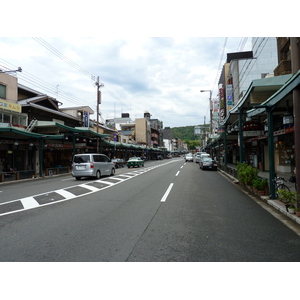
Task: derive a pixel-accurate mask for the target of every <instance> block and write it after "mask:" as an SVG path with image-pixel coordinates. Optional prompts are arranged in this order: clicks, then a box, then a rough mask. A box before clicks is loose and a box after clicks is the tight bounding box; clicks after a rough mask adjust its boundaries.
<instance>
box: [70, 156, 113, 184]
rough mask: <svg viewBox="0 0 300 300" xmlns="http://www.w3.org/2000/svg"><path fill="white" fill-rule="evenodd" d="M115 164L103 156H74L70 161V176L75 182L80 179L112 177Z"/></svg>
mask: <svg viewBox="0 0 300 300" xmlns="http://www.w3.org/2000/svg"><path fill="white" fill-rule="evenodd" d="M114 174H115V164H114V163H113V162H112V161H111V160H110V159H109V158H108V157H107V156H106V155H104V154H98V153H86V154H76V155H74V157H73V160H72V171H71V175H72V176H73V177H75V178H76V179H77V180H80V179H81V177H96V178H97V179H99V178H100V177H101V176H103V175H114Z"/></svg>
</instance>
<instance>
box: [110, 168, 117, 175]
mask: <svg viewBox="0 0 300 300" xmlns="http://www.w3.org/2000/svg"><path fill="white" fill-rule="evenodd" d="M115 171H116V170H115V168H112V169H111V173H110V176H114V175H115Z"/></svg>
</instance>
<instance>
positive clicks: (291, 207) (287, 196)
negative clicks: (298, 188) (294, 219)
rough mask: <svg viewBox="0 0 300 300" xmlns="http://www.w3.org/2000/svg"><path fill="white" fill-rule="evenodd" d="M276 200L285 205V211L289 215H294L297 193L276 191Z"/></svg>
mask: <svg viewBox="0 0 300 300" xmlns="http://www.w3.org/2000/svg"><path fill="white" fill-rule="evenodd" d="M278 199H279V200H280V201H282V202H283V203H285V207H286V210H287V211H288V212H289V213H292V214H294V213H295V204H296V203H297V193H296V192H291V191H287V190H283V189H281V190H278Z"/></svg>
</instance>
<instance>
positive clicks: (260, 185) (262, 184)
mask: <svg viewBox="0 0 300 300" xmlns="http://www.w3.org/2000/svg"><path fill="white" fill-rule="evenodd" d="M266 185H267V180H266V179H263V178H260V177H256V178H255V179H253V181H252V186H253V188H254V190H255V192H256V193H257V194H259V195H264V194H265V188H266Z"/></svg>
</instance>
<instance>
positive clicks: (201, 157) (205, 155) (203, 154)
mask: <svg viewBox="0 0 300 300" xmlns="http://www.w3.org/2000/svg"><path fill="white" fill-rule="evenodd" d="M204 157H210V155H209V154H208V153H201V154H200V157H199V164H200V163H201V161H202V159H203V158H204Z"/></svg>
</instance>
